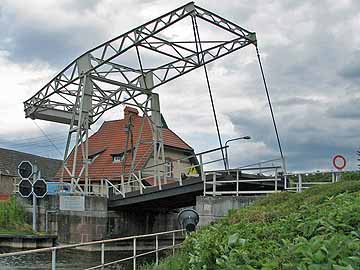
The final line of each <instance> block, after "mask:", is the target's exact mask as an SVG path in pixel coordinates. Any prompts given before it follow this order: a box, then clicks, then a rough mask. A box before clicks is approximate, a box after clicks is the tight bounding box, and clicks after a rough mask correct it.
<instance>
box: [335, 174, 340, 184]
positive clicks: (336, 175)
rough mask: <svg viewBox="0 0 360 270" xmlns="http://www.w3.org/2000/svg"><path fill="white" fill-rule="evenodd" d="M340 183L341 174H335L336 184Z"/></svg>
mask: <svg viewBox="0 0 360 270" xmlns="http://www.w3.org/2000/svg"><path fill="white" fill-rule="evenodd" d="M338 181H339V173H338V172H336V173H335V182H338Z"/></svg>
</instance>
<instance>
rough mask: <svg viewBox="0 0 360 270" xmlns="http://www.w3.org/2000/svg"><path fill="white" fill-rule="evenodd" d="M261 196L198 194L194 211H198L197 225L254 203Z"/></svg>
mask: <svg viewBox="0 0 360 270" xmlns="http://www.w3.org/2000/svg"><path fill="white" fill-rule="evenodd" d="M261 197H262V196H221V197H220V196H217V197H212V196H205V197H204V196H198V197H196V208H195V209H196V211H197V212H198V213H199V216H200V221H199V226H200V227H201V226H205V225H208V224H210V223H211V222H214V221H216V220H217V219H220V218H223V217H225V216H226V215H227V214H228V212H229V210H231V209H239V208H242V207H246V206H248V205H250V204H252V203H254V202H255V201H256V200H257V199H259V198H261Z"/></svg>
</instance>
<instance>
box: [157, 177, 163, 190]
mask: <svg viewBox="0 0 360 270" xmlns="http://www.w3.org/2000/svg"><path fill="white" fill-rule="evenodd" d="M157 177H158V184H159V190H162V187H161V176H160V175H158V176H157Z"/></svg>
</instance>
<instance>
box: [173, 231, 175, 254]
mask: <svg viewBox="0 0 360 270" xmlns="http://www.w3.org/2000/svg"><path fill="white" fill-rule="evenodd" d="M172 245H173V248H172V250H173V256H175V232H173V233H172Z"/></svg>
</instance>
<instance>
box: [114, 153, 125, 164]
mask: <svg viewBox="0 0 360 270" xmlns="http://www.w3.org/2000/svg"><path fill="white" fill-rule="evenodd" d="M123 160H124V153H121V154H117V155H113V156H112V161H113V162H114V163H116V162H121V161H123Z"/></svg>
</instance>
